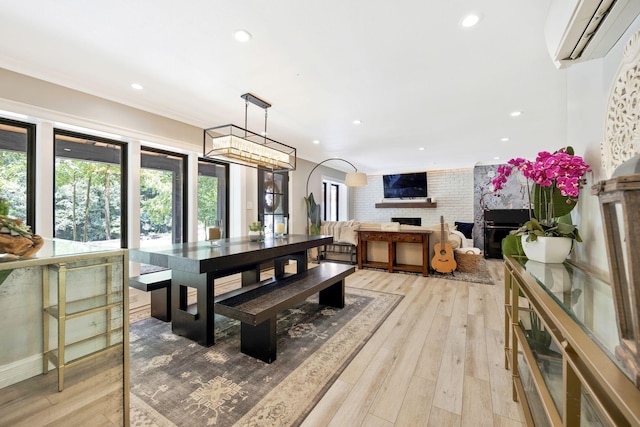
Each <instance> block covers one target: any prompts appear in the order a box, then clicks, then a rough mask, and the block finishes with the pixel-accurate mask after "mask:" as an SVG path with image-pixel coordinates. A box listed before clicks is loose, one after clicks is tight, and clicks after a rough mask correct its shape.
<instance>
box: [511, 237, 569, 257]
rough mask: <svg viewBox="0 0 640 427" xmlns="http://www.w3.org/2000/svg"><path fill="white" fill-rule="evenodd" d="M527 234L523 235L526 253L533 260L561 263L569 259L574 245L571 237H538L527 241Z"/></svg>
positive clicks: (523, 245) (523, 247)
mask: <svg viewBox="0 0 640 427" xmlns="http://www.w3.org/2000/svg"><path fill="white" fill-rule="evenodd" d="M527 237H528V236H527V235H526V234H525V235H524V236H522V249H523V250H524V254H525V255H526V256H527V258H529V259H530V260H533V261H538V262H546V263H561V262H564V260H565V259H567V256H569V253H570V252H571V248H572V245H573V239H572V238H570V237H544V236H542V237H538V238H537V239H536V240H535V241H533V242H527Z"/></svg>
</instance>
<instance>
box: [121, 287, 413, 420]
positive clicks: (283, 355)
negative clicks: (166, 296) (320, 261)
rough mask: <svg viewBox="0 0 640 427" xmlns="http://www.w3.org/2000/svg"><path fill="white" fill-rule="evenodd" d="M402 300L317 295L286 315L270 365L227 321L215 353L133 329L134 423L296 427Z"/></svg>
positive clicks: (155, 329) (161, 327) (157, 326)
mask: <svg viewBox="0 0 640 427" xmlns="http://www.w3.org/2000/svg"><path fill="white" fill-rule="evenodd" d="M401 299H402V296H400V295H394V294H388V293H383V292H376V291H371V290H363V289H355V288H349V287H347V288H346V296H345V300H346V305H345V307H344V308H343V309H334V308H331V307H326V306H320V305H318V304H317V296H315V297H312V298H310V299H309V300H307V301H306V302H304V303H302V304H301V305H299V306H297V307H294V308H292V309H290V310H286V311H283V312H282V313H281V314H280V315H279V316H278V320H277V330H278V347H277V348H278V356H277V359H276V361H274V362H273V363H271V364H267V363H264V362H262V361H259V360H257V359H254V358H252V357H250V356H247V355H245V354H242V353H241V352H240V338H239V335H240V324H239V322H237V321H235V320H231V319H228V318H226V317H223V316H216V344H215V345H213V346H211V347H202V346H200V345H198V344H196V343H194V342H192V341H190V340H187V339H185V338H182V337H180V336H177V335H174V334H173V333H172V332H171V325H170V324H168V323H165V322H162V321H159V320H157V319H154V318H147V319H144V320H140V321H139V322H136V323H133V324H131V331H130V341H131V353H130V354H131V358H130V359H131V369H130V371H131V425H132V426H154V425H155V426H174V425H176V426H224V427H227V426H256V427H257V426H259V427H268V426H290V425H298V424H300V423H301V422H302V420H304V418H305V416H306V415H307V414H308V413H309V412H310V411H311V409H313V407H314V406H315V404H316V403H317V402H318V401H319V400H320V398H321V397H322V396H323V395H324V393H325V392H326V390H327V389H328V388H329V387H330V386H331V384H332V383H333V382H334V381H335V379H336V378H337V377H338V376H339V375H340V373H341V372H342V370H343V369H344V368H345V367H346V366H347V364H348V363H349V362H350V361H351V359H352V358H353V357H354V356H355V355H356V354H357V353H358V351H359V350H360V349H361V348H362V346H363V345H364V344H365V343H366V342H367V340H368V339H369V338H370V337H371V335H372V334H373V333H374V332H375V331H376V329H377V328H378V327H379V326H380V325H381V324H382V322H383V321H384V320H385V319H386V318H387V316H388V315H389V313H391V311H393V309H394V308H395V306H396V305H397V304H398V302H400V300H401Z"/></svg>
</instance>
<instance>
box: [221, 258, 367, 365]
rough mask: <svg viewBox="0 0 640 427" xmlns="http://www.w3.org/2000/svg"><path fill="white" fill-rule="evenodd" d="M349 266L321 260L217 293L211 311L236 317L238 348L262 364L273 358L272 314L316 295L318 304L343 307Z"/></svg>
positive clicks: (273, 330) (274, 341)
mask: <svg viewBox="0 0 640 427" xmlns="http://www.w3.org/2000/svg"><path fill="white" fill-rule="evenodd" d="M354 271H355V267H354V266H351V265H344V264H336V263H323V264H320V265H318V266H317V267H313V268H310V269H308V270H306V271H303V272H301V273H298V274H292V275H286V276H284V277H281V278H273V279H269V280H266V281H262V282H259V283H256V284H252V285H248V286H243V287H242V288H240V289H235V290H233V291H230V292H227V293H224V294H222V295H219V296H218V297H217V298H216V299H215V303H214V310H215V312H216V313H218V314H221V315H223V316H226V317H230V318H232V319H236V320H239V321H240V322H241V325H240V350H241V351H242V352H243V353H245V354H247V355H249V356H252V357H255V358H257V359H260V360H262V361H264V362H266V363H271V362H273V361H274V360H276V352H277V348H276V341H277V340H276V316H277V314H278V313H279V312H281V311H284V310H286V309H288V308H291V307H293V306H295V305H297V304H300V303H301V302H303V301H304V300H306V299H307V298H308V297H310V296H311V295H314V294H316V293H318V294H319V303H320V304H321V305H328V306H331V307H336V308H343V307H344V286H345V282H344V281H345V278H346V277H347V276H348V275H350V274H352V273H353V272H354Z"/></svg>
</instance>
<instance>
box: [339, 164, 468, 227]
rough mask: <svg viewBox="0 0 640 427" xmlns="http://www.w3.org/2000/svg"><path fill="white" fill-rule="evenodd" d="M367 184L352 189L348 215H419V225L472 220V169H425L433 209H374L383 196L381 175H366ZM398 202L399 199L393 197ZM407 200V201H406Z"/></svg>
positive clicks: (375, 218) (378, 217)
mask: <svg viewBox="0 0 640 427" xmlns="http://www.w3.org/2000/svg"><path fill="white" fill-rule="evenodd" d="M367 178H368V184H367V186H366V187H359V188H352V189H351V190H352V191H355V194H354V209H353V212H352V214H351V215H350V217H351V218H353V219H357V220H360V221H371V222H389V221H390V220H391V217H420V218H422V225H433V224H438V223H440V215H443V216H444V221H445V222H446V223H448V224H451V225H453V223H454V222H455V221H461V222H472V221H473V169H451V170H442V171H428V172H427V189H428V193H429V197H431V198H432V199H435V201H436V203H437V204H438V207H437V208H435V209H432V208H411V207H409V208H391V209H389V208H376V207H375V204H376V203H380V202H381V201H382V199H383V189H382V175H369V176H368V177H367ZM388 201H391V200H388ZM393 201H399V200H393ZM407 202H408V201H407Z"/></svg>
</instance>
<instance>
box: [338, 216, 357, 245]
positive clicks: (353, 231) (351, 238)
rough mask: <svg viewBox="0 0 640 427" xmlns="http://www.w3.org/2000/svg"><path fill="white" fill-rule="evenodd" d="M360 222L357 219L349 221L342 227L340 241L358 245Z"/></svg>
mask: <svg viewBox="0 0 640 427" xmlns="http://www.w3.org/2000/svg"><path fill="white" fill-rule="evenodd" d="M359 228H360V223H359V222H357V221H349V223H348V224H346V225H344V226H343V227H342V229H340V241H341V242H344V243H351V244H352V245H355V246H357V245H358V229H359Z"/></svg>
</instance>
